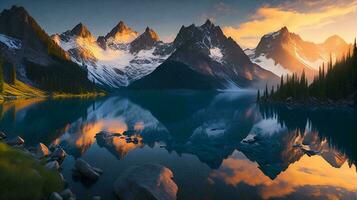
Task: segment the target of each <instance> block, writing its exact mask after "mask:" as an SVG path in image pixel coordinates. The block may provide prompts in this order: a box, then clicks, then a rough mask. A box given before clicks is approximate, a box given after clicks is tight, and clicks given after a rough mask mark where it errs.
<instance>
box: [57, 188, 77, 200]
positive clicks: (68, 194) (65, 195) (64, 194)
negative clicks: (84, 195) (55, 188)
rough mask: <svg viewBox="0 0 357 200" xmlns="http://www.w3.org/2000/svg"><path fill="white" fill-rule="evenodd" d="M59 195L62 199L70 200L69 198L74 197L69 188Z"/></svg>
mask: <svg viewBox="0 0 357 200" xmlns="http://www.w3.org/2000/svg"><path fill="white" fill-rule="evenodd" d="M60 195H61V197H62V198H63V199H70V198H71V197H74V194H73V193H72V191H71V190H70V189H69V188H67V189H65V190H63V191H62V192H61V193H60Z"/></svg>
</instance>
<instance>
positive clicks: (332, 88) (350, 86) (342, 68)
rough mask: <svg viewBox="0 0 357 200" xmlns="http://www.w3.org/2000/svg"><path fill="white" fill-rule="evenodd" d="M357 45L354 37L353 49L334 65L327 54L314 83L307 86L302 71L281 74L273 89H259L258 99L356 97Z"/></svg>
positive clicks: (337, 98)
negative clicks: (326, 60) (300, 72)
mask: <svg viewBox="0 0 357 200" xmlns="http://www.w3.org/2000/svg"><path fill="white" fill-rule="evenodd" d="M356 91H357V46H356V40H355V42H354V45H353V47H352V51H350V52H348V53H347V54H346V55H345V56H343V57H342V58H340V59H338V60H336V62H335V64H333V61H332V58H331V56H330V59H329V62H328V63H327V64H326V65H325V64H324V63H323V64H322V66H321V67H320V68H319V73H318V75H317V76H315V78H314V80H313V82H312V83H311V84H310V85H308V80H307V78H306V75H305V72H304V71H303V72H302V74H301V76H300V77H298V75H297V74H296V73H294V74H292V75H286V76H285V77H284V76H281V80H280V84H278V85H277V86H276V88H274V87H272V88H271V89H270V91H269V89H268V87H267V86H266V87H265V90H264V91H263V93H262V94H261V93H260V91H259V90H258V94H257V101H284V100H287V99H288V98H292V99H294V100H306V99H308V98H309V97H315V98H317V99H319V100H322V101H323V100H327V99H331V100H339V99H344V98H347V97H349V96H350V95H354V96H355V97H356V96H357V94H356Z"/></svg>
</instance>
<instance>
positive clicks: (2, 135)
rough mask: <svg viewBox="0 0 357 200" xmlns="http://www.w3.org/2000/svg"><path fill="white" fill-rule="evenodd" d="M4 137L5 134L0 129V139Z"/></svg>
mask: <svg viewBox="0 0 357 200" xmlns="http://www.w3.org/2000/svg"><path fill="white" fill-rule="evenodd" d="M5 138H6V134H5V133H4V132H2V131H0V140H3V139H5Z"/></svg>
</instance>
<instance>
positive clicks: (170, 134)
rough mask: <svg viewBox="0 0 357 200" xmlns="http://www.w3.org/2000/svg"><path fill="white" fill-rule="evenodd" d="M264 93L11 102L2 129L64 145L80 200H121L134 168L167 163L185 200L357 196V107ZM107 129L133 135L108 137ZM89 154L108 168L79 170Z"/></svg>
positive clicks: (31, 142) (67, 170) (31, 140)
mask: <svg viewBox="0 0 357 200" xmlns="http://www.w3.org/2000/svg"><path fill="white" fill-rule="evenodd" d="M254 101H255V93H249V92H240V93H206V92H127V93H125V94H121V95H118V96H110V97H105V98H98V99H86V100H83V99H66V100H43V99H31V100H21V101H14V102H8V103H5V104H3V105H2V106H1V108H2V109H1V111H2V112H1V122H0V130H3V131H4V132H6V133H8V134H9V135H10V136H15V135H20V136H21V137H23V138H24V139H25V141H26V144H27V145H28V146H35V145H36V144H38V143H39V142H42V143H45V144H46V145H51V144H58V145H61V146H62V147H63V148H64V149H65V150H66V152H67V153H68V154H69V156H67V158H66V159H65V160H64V162H63V164H62V168H63V169H62V173H63V175H64V177H65V179H66V180H67V181H68V182H69V186H70V188H71V189H72V190H73V191H74V193H75V194H76V195H77V197H78V199H90V198H91V197H92V196H94V195H100V196H102V198H103V199H115V195H114V193H113V186H112V185H113V182H114V181H115V180H116V178H117V177H118V176H119V175H120V174H121V173H122V172H123V171H124V170H125V169H127V168H129V167H131V166H134V165H138V164H144V163H159V164H161V165H164V166H166V167H167V168H169V169H170V170H171V171H172V172H173V174H174V181H175V183H176V184H177V186H178V188H179V189H178V193H177V197H178V199H192V200H197V199H219V200H221V199H228V200H230V199H356V198H357V195H356V192H357V172H356V166H355V163H356V159H357V156H356V155H357V145H356V144H357V143H356V142H357V140H356V139H357V117H356V116H357V113H356V112H355V111H353V110H348V109H323V108H314V109H304V108H300V109H297V108H288V107H284V106H258V105H257V104H256V103H255V102H254ZM101 131H107V132H111V133H125V134H126V135H127V136H129V137H131V138H132V139H134V138H136V139H137V140H138V143H133V142H127V140H126V139H125V138H123V137H119V136H116V137H110V138H105V137H100V136H97V137H96V134H97V133H99V132H101ZM76 158H83V159H84V160H86V161H87V162H88V163H90V164H91V165H93V166H96V167H99V168H101V169H103V170H104V173H103V175H102V176H101V177H100V178H99V180H98V181H96V182H90V183H89V182H84V181H81V180H79V179H78V178H76V177H75V176H73V171H72V170H73V168H74V160H75V159H76Z"/></svg>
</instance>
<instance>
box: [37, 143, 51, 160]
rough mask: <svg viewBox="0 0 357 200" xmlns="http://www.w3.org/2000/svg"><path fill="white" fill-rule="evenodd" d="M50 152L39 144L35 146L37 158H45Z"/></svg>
mask: <svg viewBox="0 0 357 200" xmlns="http://www.w3.org/2000/svg"><path fill="white" fill-rule="evenodd" d="M50 154H51V152H50V150H49V149H48V148H47V146H46V145H44V144H42V143H40V144H38V145H37V149H36V156H38V157H39V158H43V157H46V156H48V155H50Z"/></svg>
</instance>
